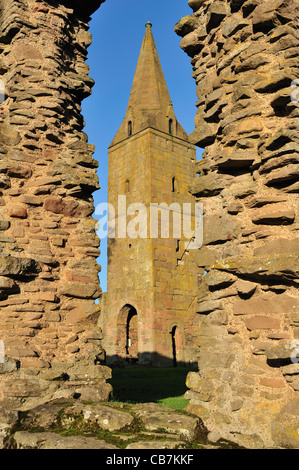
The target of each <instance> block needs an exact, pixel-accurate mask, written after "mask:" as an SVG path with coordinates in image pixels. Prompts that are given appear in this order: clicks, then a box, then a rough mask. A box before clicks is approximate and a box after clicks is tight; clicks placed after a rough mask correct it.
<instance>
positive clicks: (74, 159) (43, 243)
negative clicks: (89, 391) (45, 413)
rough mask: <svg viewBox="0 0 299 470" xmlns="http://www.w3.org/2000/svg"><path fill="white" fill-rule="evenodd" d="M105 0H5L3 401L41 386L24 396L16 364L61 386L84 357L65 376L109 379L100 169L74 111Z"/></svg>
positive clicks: (1, 16)
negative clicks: (92, 29)
mask: <svg viewBox="0 0 299 470" xmlns="http://www.w3.org/2000/svg"><path fill="white" fill-rule="evenodd" d="M101 3H102V1H100V0H98V1H90V2H85V3H84V6H83V5H82V2H81V3H80V2H56V1H48V2H46V1H40V0H1V10H0V52H1V56H0V73H1V79H2V80H3V82H4V84H5V97H4V98H5V100H4V102H3V103H2V104H1V105H0V191H1V194H0V196H1V197H0V205H1V207H0V210H1V219H0V230H1V232H0V340H1V345H2V349H3V346H4V350H5V362H4V363H3V360H2V361H1V362H2V363H1V364H0V369H1V372H8V373H9V372H10V373H12V375H11V374H8V375H7V374H4V375H3V376H0V377H2V380H1V384H0V397H6V396H10V397H11V396H14V395H15V396H16V397H20V396H27V395H28V396H32V394H33V395H34V396H38V395H39V394H40V393H41V391H42V389H47V383H46V382H43V380H41V381H40V382H38V381H37V380H36V378H35V384H34V385H33V384H29V386H28V387H27V388H26V386H25V385H24V383H25V382H24V381H23V382H22V380H21V379H20V380H21V382H16V377H15V376H14V375H13V371H14V370H15V369H19V368H21V370H23V369H24V368H27V369H28V368H29V369H30V370H31V371H32V370H34V371H35V372H34V374H33V375H36V374H38V371H41V372H40V375H39V377H41V378H43V379H47V380H52V379H57V378H60V379H61V378H62V377H65V375H63V374H65V372H66V369H67V367H66V366H68V367H71V366H73V365H74V363H75V362H77V363H78V361H79V360H81V361H83V360H85V363H84V364H85V366H86V367H87V366H89V365H90V364H91V369H90V370H88V368H87V369H86V370H84V367H83V369H82V370H80V371H79V370H78V364H77V366H76V367H77V369H72V372H70V373H69V375H68V376H67V378H68V379H69V378H70V377H71V378H72V380H74V381H76V380H77V379H82V380H83V378H84V377H86V375H85V374H86V373H87V374H88V373H89V372H90V374H91V377H92V378H96V379H97V380H99V379H101V378H103V376H105V374H106V375H107V374H108V375H109V373H108V370H104V369H102V372H101V368H98V369H96V372H95V371H94V369H93V365H94V363H95V361H96V360H98V359H100V358H101V355H102V348H101V332H100V330H99V329H98V328H97V327H96V321H97V317H98V315H99V311H98V306H97V305H96V304H95V300H96V299H97V298H98V297H99V295H100V288H99V280H98V269H99V268H98V265H97V263H96V258H97V257H98V255H99V249H98V247H99V240H98V237H97V236H96V232H95V223H96V221H95V220H94V219H93V218H92V213H93V211H94V204H93V198H92V193H93V192H94V191H95V190H96V189H98V188H99V186H98V177H97V173H96V172H97V166H98V163H97V162H96V161H95V160H94V159H93V157H92V155H93V152H94V146H93V145H91V144H89V143H88V140H87V136H86V134H85V133H84V132H82V129H83V127H84V120H83V117H82V115H81V107H80V104H81V101H82V100H83V99H84V98H86V97H87V96H89V95H90V93H91V88H92V86H93V84H94V82H93V80H92V79H91V78H90V77H89V75H88V74H89V68H88V66H87V65H86V63H85V60H86V57H87V48H88V46H89V45H90V43H91V34H90V33H89V32H88V21H89V14H91V13H92V12H93V11H94V10H95V9H96V8H97V7H99V6H100V4H101ZM78 5H79V6H78ZM80 5H81V6H80ZM2 359H3V358H2ZM50 367H52V370H54V369H55V367H56V369H55V370H56V372H51V373H49V372H48V371H49V368H50ZM59 367H60V368H59ZM43 370H44V372H42V371H43ZM51 374H52V375H51ZM18 377H20V374H19V375H18ZM16 383H17V384H18V385H17V386H16V387H14V386H13V385H14V384H16ZM77 385H78V384H77ZM51 387H52V388H51V390H52V391H53V392H55V391H56V390H57V389H58V388H59V387H58V385H57V382H56V385H55V386H54V385H53V384H52V385H51ZM37 389H38V390H37ZM26 393H27V395H26ZM22 394H23V395H22Z"/></svg>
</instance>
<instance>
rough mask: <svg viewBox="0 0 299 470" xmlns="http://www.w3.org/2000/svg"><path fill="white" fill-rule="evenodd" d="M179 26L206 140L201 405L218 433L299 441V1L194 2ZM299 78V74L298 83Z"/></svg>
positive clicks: (195, 190) (197, 138)
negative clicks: (298, 354)
mask: <svg viewBox="0 0 299 470" xmlns="http://www.w3.org/2000/svg"><path fill="white" fill-rule="evenodd" d="M188 3H189V5H190V7H191V8H192V9H193V14H191V15H190V16H187V17H184V18H183V19H182V20H181V21H180V22H179V23H178V24H177V25H176V27H175V30H176V32H177V34H178V35H180V36H181V37H182V41H181V47H182V49H183V50H184V51H185V52H186V53H187V54H188V55H189V56H190V58H191V63H192V65H193V77H194V79H195V81H196V86H197V96H198V102H197V104H196V106H197V114H196V118H195V127H196V128H195V130H194V132H193V133H192V134H191V141H192V142H193V143H194V144H196V145H197V146H199V147H201V148H204V149H205V152H204V154H203V159H202V160H200V161H199V162H198V163H197V172H198V174H199V177H198V178H197V179H196V181H195V182H194V185H193V187H192V188H191V191H192V194H193V195H194V196H195V197H196V198H197V199H198V200H199V201H200V202H202V203H203V204H204V243H203V246H202V248H201V249H200V250H198V252H197V254H196V258H197V264H198V267H199V270H200V273H201V282H200V288H199V296H198V308H197V312H198V327H199V344H200V346H199V351H200V359H199V373H197V372H194V373H190V374H189V376H188V380H187V385H188V387H189V389H190V390H189V391H188V392H187V395H186V396H187V397H188V398H189V399H190V400H191V401H190V405H189V406H188V409H189V411H191V412H194V413H196V414H197V415H198V416H200V417H201V418H202V420H203V421H204V423H205V424H206V426H207V427H208V429H209V430H210V431H211V433H212V434H213V435H214V437H215V438H217V436H218V437H219V435H221V436H222V437H226V438H230V439H233V440H235V442H237V443H239V444H241V445H245V444H246V445H248V446H250V447H253V448H254V447H262V446H264V445H282V443H283V444H284V445H290V446H295V447H296V446H298V433H297V432H296V430H297V429H298V424H299V416H298V413H299V412H298V410H299V407H298V405H299V399H298V391H299V364H298V359H297V357H296V354H297V353H298V349H296V348H297V347H298V342H296V340H297V341H298V338H299V328H298V327H299V316H298V314H299V299H298V252H299V238H298V228H299V225H298V215H299V214H298V188H299V186H298V150H299V133H298V131H299V119H298V118H299V108H298V101H299V100H298V98H299V96H298V95H297V97H296V86H295V85H296V82H294V81H295V80H296V79H298V73H299V70H298V52H299V47H298V39H299V29H298V6H299V4H298V1H288V2H285V1H283V0H269V1H263V2H260V1H259V0H247V1H242V0H231V1H210V0H207V1H205V0H190V1H189V2H188ZM297 86H298V83H297Z"/></svg>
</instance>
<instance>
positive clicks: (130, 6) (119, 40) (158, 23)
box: [82, 0, 197, 292]
mask: <svg viewBox="0 0 299 470" xmlns="http://www.w3.org/2000/svg"><path fill="white" fill-rule="evenodd" d="M188 14H192V10H191V8H190V7H189V6H188V3H187V0H106V2H105V3H103V4H102V6H101V7H100V8H99V10H98V11H97V12H95V13H94V15H93V16H92V21H91V23H90V32H91V33H92V36H93V43H92V45H91V46H90V47H89V49H88V65H89V66H90V76H91V77H92V78H93V79H94V80H95V82H96V84H95V86H94V88H93V93H92V96H91V97H89V98H87V99H86V100H85V101H84V102H83V104H82V112H83V116H84V119H85V122H86V127H85V129H84V131H85V132H86V133H87V135H88V140H89V142H90V143H91V144H94V145H95V146H96V152H95V154H94V158H95V159H96V160H98V162H99V169H98V175H99V179H100V186H101V189H100V190H99V191H97V192H95V193H94V200H95V205H97V204H99V203H101V202H106V201H107V181H108V147H109V145H110V143H111V142H112V140H113V137H114V136H115V134H116V132H117V130H118V128H119V126H120V124H121V123H122V120H123V118H124V116H125V112H126V108H127V104H128V100H129V95H130V91H131V86H132V82H133V77H134V73H135V69H136V65H137V60H138V56H139V52H140V48H141V44H142V40H143V36H144V33H145V23H146V22H147V21H148V20H150V22H151V23H152V24H153V28H152V31H153V35H154V38H155V42H156V45H157V49H158V53H159V56H160V60H161V64H162V68H163V71H164V75H165V78H166V82H167V85H168V88H169V92H170V96H171V99H172V102H173V107H174V111H175V113H176V117H177V119H178V120H179V122H180V123H181V125H182V126H183V127H184V129H185V130H186V132H187V133H188V134H189V133H191V132H192V131H193V130H194V116H195V112H196V108H195V103H196V101H197V97H196V86H195V81H194V79H193V78H192V77H191V73H192V66H191V64H190V58H189V57H188V56H187V54H185V52H184V51H183V50H182V49H181V48H180V41H181V38H180V37H179V36H177V35H176V34H175V32H174V26H175V24H176V23H177V22H178V21H179V20H180V19H181V18H182V17H183V16H185V15H188ZM106 242H107V240H101V247H100V249H101V252H102V253H101V256H100V258H99V260H98V261H99V264H100V265H101V267H102V272H101V273H100V283H101V287H102V290H103V292H105V291H106V288H107V260H106V251H107V243H106Z"/></svg>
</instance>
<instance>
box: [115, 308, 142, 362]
mask: <svg viewBox="0 0 299 470" xmlns="http://www.w3.org/2000/svg"><path fill="white" fill-rule="evenodd" d="M117 326H118V335H117V337H118V341H117V343H118V351H117V352H118V356H119V357H120V358H123V359H125V360H126V361H128V362H130V363H136V362H138V315H137V310H136V308H135V307H133V306H132V305H129V304H127V305H125V306H124V307H123V308H122V309H121V310H120V313H119V317H118V325H117Z"/></svg>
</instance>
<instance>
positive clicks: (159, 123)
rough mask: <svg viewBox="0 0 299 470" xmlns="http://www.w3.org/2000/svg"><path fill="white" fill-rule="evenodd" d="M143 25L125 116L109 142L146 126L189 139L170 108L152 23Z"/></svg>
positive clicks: (121, 138)
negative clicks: (143, 33)
mask: <svg viewBox="0 0 299 470" xmlns="http://www.w3.org/2000/svg"><path fill="white" fill-rule="evenodd" d="M145 26H146V30H145V35H144V39H143V43H142V46H141V51H140V54H139V59H138V63H137V67H136V71H135V76H134V80H133V85H132V89H131V94H130V98H129V103H128V107H127V112H126V116H125V119H124V121H123V123H122V125H121V126H120V128H119V130H118V132H117V134H116V136H115V138H114V140H113V142H112V144H111V145H115V144H116V143H118V142H120V141H122V140H124V139H126V138H128V137H130V136H131V135H134V134H136V133H138V132H140V131H142V130H144V129H147V128H149V127H151V128H154V129H156V130H159V131H162V132H166V133H170V134H173V135H177V136H178V137H180V138H183V139H188V136H187V134H186V132H185V131H184V130H183V128H182V127H181V126H180V124H179V123H178V122H177V120H176V117H175V114H174V111H173V107H172V102H171V99H170V95H169V91H168V88H167V84H166V80H165V77H164V74H163V70H162V66H161V62H160V58H159V55H158V52H157V48H156V44H155V40H154V37H153V33H152V24H151V23H150V21H148V22H147V23H146V25H145Z"/></svg>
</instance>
